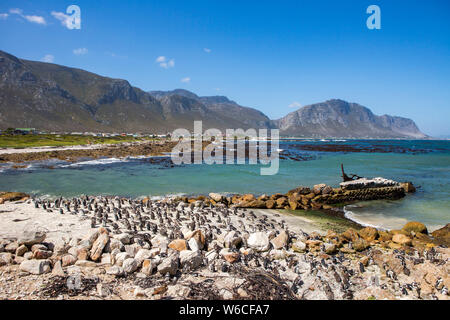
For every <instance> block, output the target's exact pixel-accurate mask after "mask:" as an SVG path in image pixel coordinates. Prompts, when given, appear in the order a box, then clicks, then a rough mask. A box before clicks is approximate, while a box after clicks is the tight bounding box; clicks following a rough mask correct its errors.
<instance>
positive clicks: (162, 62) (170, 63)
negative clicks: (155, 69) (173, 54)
mask: <svg viewBox="0 0 450 320" xmlns="http://www.w3.org/2000/svg"><path fill="white" fill-rule="evenodd" d="M155 62H156V63H158V64H159V66H160V67H161V68H164V69H169V68H173V67H175V59H170V60H168V59H167V58H166V57H165V56H159V57H158V58H156V60H155Z"/></svg>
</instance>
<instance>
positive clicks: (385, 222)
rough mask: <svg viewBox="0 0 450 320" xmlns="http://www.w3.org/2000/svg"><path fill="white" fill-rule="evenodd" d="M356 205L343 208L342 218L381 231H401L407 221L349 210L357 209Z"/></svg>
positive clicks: (380, 214) (368, 212)
mask: <svg viewBox="0 0 450 320" xmlns="http://www.w3.org/2000/svg"><path fill="white" fill-rule="evenodd" d="M358 207H359V206H358V205H347V206H344V216H345V217H346V218H347V219H350V220H352V221H354V222H356V223H359V224H360V225H362V226H365V227H374V228H377V229H381V230H391V229H401V228H402V227H403V226H404V225H405V224H406V223H407V222H408V220H407V219H405V218H400V217H391V216H386V215H384V214H382V213H371V212H370V211H366V212H364V213H355V212H354V211H351V210H350V209H351V208H358Z"/></svg>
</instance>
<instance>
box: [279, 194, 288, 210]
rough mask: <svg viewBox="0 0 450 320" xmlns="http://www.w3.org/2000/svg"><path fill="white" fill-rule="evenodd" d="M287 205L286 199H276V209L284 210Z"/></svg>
mask: <svg viewBox="0 0 450 320" xmlns="http://www.w3.org/2000/svg"><path fill="white" fill-rule="evenodd" d="M287 205H288V199H287V198H286V197H281V198H278V199H277V208H280V209H281V208H284V207H285V206H287Z"/></svg>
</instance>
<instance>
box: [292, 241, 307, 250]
mask: <svg viewBox="0 0 450 320" xmlns="http://www.w3.org/2000/svg"><path fill="white" fill-rule="evenodd" d="M292 250H294V251H295V252H300V253H302V252H305V251H306V243H304V242H303V241H301V240H297V241H295V242H294V243H293V244H292Z"/></svg>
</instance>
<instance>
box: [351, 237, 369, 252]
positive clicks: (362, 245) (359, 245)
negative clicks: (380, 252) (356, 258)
mask: <svg viewBox="0 0 450 320" xmlns="http://www.w3.org/2000/svg"><path fill="white" fill-rule="evenodd" d="M368 247H369V243H368V242H367V241H366V240H364V239H362V238H359V239H356V240H355V241H353V242H352V248H353V249H355V250H356V251H363V250H365V249H367V248H368Z"/></svg>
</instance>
